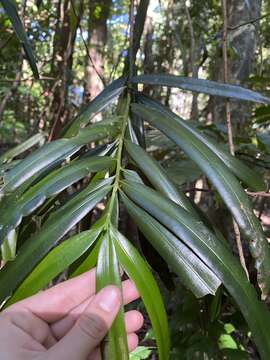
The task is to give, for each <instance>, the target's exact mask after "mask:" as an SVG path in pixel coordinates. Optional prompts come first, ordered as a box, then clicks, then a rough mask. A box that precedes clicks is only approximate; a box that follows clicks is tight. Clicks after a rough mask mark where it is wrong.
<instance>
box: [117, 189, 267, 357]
mask: <svg viewBox="0 0 270 360" xmlns="http://www.w3.org/2000/svg"><path fill="white" fill-rule="evenodd" d="M122 188H123V190H124V191H125V193H126V194H127V195H128V197H130V198H131V199H132V200H133V201H134V202H135V203H136V204H138V205H139V206H141V207H142V208H143V209H144V210H145V211H147V212H148V213H149V214H151V216H153V217H155V218H156V219H157V220H158V221H159V222H160V223H162V224H163V225H164V226H166V227H167V228H168V229H169V230H170V231H171V232H172V233H174V234H175V235H176V236H177V237H179V238H181V240H182V241H183V242H184V243H185V244H186V245H187V246H188V247H189V248H190V249H192V251H193V252H194V253H196V255H197V256H198V257H200V258H201V259H202V260H203V261H204V262H205V263H206V264H207V266H208V267H209V268H211V269H212V271H213V272H215V274H216V275H217V277H218V278H219V279H220V280H221V281H222V282H223V284H224V285H225V287H226V288H227V290H228V291H229V292H230V294H231V295H232V297H233V298H234V300H235V301H236V303H237V304H238V306H239V308H240V309H241V311H242V313H243V315H244V317H245V319H246V321H247V323H248V324H249V326H250V329H251V331H252V335H253V337H254V339H255V342H256V344H257V346H258V348H259V351H260V354H261V357H262V359H268V358H269V356H270V343H269V341H268V333H267V328H269V326H270V315H269V313H268V311H267V309H266V307H265V306H264V304H263V303H262V302H260V301H259V300H258V299H257V294H256V292H255V290H254V288H253V287H252V285H251V284H250V283H249V281H248V280H247V278H246V275H245V273H244V271H243V269H242V267H241V266H240V264H239V262H238V261H237V260H236V258H234V256H233V255H232V254H231V252H230V251H229V250H228V248H227V247H225V246H224V245H223V244H222V243H221V242H220V241H218V240H217V239H216V237H215V236H214V234H213V233H212V232H211V231H209V230H208V229H207V228H206V227H205V225H204V224H203V223H202V222H201V221H197V220H194V219H193V218H192V217H191V216H190V214H189V213H188V212H186V211H185V210H184V209H183V208H181V207H180V206H178V205H177V204H175V203H174V202H172V201H171V200H169V199H167V198H165V197H164V196H162V195H161V194H159V193H158V192H156V191H154V190H152V189H150V188H148V187H146V186H145V185H140V184H138V183H136V185H135V184H133V183H129V184H128V183H123V184H122Z"/></svg>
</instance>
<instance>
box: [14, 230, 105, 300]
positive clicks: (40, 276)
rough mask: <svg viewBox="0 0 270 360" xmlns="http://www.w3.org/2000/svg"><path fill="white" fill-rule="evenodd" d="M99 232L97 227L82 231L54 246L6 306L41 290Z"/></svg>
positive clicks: (78, 255) (87, 246)
mask: <svg viewBox="0 0 270 360" xmlns="http://www.w3.org/2000/svg"><path fill="white" fill-rule="evenodd" d="M99 233H100V231H99V230H98V229H95V230H89V231H84V232H82V233H80V234H78V235H75V236H72V237H71V238H69V239H67V240H65V241H64V242H63V243H62V244H60V245H58V246H56V247H55V248H54V249H53V250H51V252H50V253H49V254H48V255H47V256H45V258H44V259H42V260H41V262H40V263H39V264H38V265H37V266H36V267H35V268H34V269H33V270H32V272H31V273H30V275H29V276H28V277H27V278H26V279H25V280H24V281H23V282H22V283H21V285H20V286H19V287H18V288H17V290H16V291H15V292H14V294H13V296H12V297H11V299H10V300H9V301H8V302H7V306H8V305H11V304H13V303H15V302H17V301H20V300H22V299H24V298H26V297H29V296H31V295H34V294H35V293H37V292H38V291H39V290H42V289H43V288H44V287H45V286H47V285H48V284H49V283H50V281H51V280H53V279H54V278H55V277H56V276H57V275H58V274H60V273H61V272H62V271H64V270H65V269H67V268H68V266H69V265H70V264H72V263H73V262H74V261H75V260H76V259H78V258H79V257H80V256H81V255H82V254H83V253H84V252H85V251H86V250H87V249H88V248H89V247H91V246H92V244H93V243H94V242H95V241H96V239H97V237H98V235H99Z"/></svg>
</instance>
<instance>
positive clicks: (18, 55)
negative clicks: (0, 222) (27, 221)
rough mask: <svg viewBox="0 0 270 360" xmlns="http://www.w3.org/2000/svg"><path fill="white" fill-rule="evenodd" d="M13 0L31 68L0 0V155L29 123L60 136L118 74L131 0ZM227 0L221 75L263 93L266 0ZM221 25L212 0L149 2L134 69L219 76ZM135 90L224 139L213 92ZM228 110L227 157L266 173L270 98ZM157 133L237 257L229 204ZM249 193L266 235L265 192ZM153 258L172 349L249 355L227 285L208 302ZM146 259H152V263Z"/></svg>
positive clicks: (170, 162)
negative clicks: (34, 65) (33, 66)
mask: <svg viewBox="0 0 270 360" xmlns="http://www.w3.org/2000/svg"><path fill="white" fill-rule="evenodd" d="M16 3H17V6H18V10H19V14H20V17H21V19H22V20H23V24H24V27H25V29H26V31H27V34H28V37H29V40H30V43H31V45H32V48H33V50H34V53H35V56H36V61H37V65H38V69H39V73H40V79H38V80H37V79H35V78H34V77H33V74H32V71H31V69H30V67H29V65H28V62H27V61H26V60H25V58H24V54H23V50H22V47H21V45H20V43H19V41H18V39H17V37H16V35H15V34H14V31H13V27H12V24H11V22H10V20H9V18H8V17H7V16H6V14H5V12H4V10H3V8H2V7H1V6H0V155H1V154H2V153H4V152H5V151H6V150H8V149H10V148H12V147H14V146H15V145H18V144H20V143H21V142H22V141H24V140H26V139H27V138H29V137H31V136H33V135H35V134H37V133H39V132H40V133H42V134H44V136H45V137H47V139H48V140H49V141H50V140H52V139H55V138H57V137H59V136H60V134H61V129H63V128H64V126H65V125H66V124H68V123H69V122H70V121H71V120H72V119H73V118H74V116H75V115H76V114H77V112H78V110H79V108H81V106H83V105H84V104H87V103H88V102H89V101H91V100H92V99H93V98H95V97H96V96H97V94H98V93H99V92H100V91H101V90H102V89H103V88H104V87H105V86H106V85H108V84H109V83H110V82H111V81H112V80H113V79H116V78H118V77H119V76H121V75H122V73H123V69H124V66H125V61H126V59H127V54H128V28H129V12H130V1H127V0H50V1H47V0H36V1H34V0H20V1H16ZM146 3H147V1H146ZM227 3H228V14H227V19H226V20H227V22H228V24H227V36H228V39H227V40H228V78H227V80H228V82H229V83H232V84H238V85H242V86H244V87H247V88H250V89H253V90H256V91H260V92H262V93H263V94H264V95H266V96H270V94H269V93H270V85H269V84H270V35H269V34H270V21H269V19H270V1H269V0H228V2H227ZM135 5H136V2H135ZM223 23H224V13H223V11H222V3H221V1H219V0H205V1H201V0H200V1H199V0H186V1H185V0H161V1H158V0H150V1H149V4H148V9H147V15H146V18H145V22H144V30H143V36H142V39H141V43H140V48H139V51H138V54H137V62H136V65H137V67H136V71H137V73H138V74H141V73H145V74H147V73H165V72H166V73H170V74H175V75H181V76H191V77H194V78H203V79H211V80H217V81H224V70H223V69H224V66H223V40H224V39H223V35H224V31H223ZM135 31H136V29H135ZM225 75H226V74H225ZM225 80H226V78H225ZM144 92H145V93H146V94H151V95H152V96H153V97H154V98H156V99H158V100H161V101H162V102H163V103H164V104H165V105H170V107H171V108H172V109H173V110H174V111H176V112H177V113H179V114H180V115H181V116H182V117H184V118H185V119H186V120H188V121H191V122H192V121H193V120H199V121H200V125H201V129H202V130H203V131H204V132H206V133H207V134H209V135H210V136H212V137H214V138H215V139H216V140H218V142H219V143H221V144H224V147H227V146H228V140H227V137H228V136H227V135H228V134H227V127H226V101H225V100H224V99H222V98H216V97H213V96H212V97H209V96H207V95H203V94H200V95H196V94H195V95H194V94H191V93H188V92H183V91H180V90H179V89H171V88H167V89H164V88H162V87H155V88H154V90H153V89H152V88H148V87H147V86H144ZM231 111H232V128H233V129H232V131H233V140H234V147H235V154H236V156H237V157H238V158H240V159H241V160H243V161H244V162H246V163H247V164H248V165H249V166H250V167H252V168H255V169H256V170H257V171H258V172H259V173H261V176H262V177H264V178H265V180H269V176H270V135H269V129H270V106H264V105H256V104H250V103H247V102H241V103H240V102H238V101H231ZM164 139H165V138H163V137H162V136H161V135H160V134H159V133H158V132H157V131H154V130H151V129H150V130H149V131H148V132H147V133H146V140H147V147H148V149H149V151H151V153H152V154H153V155H154V156H155V157H156V159H158V160H160V161H162V164H163V165H164V166H165V167H166V168H167V171H168V173H170V175H171V176H172V178H173V179H174V181H175V183H176V184H177V185H178V186H179V187H181V189H184V190H185V191H186V193H188V194H189V195H190V197H192V198H193V199H194V201H195V203H197V204H199V205H200V206H201V208H202V209H203V210H204V211H206V212H207V213H208V215H209V216H210V217H212V220H214V221H215V223H216V224H217V225H218V227H219V229H220V230H221V231H222V232H223V234H224V235H225V236H226V238H227V239H229V241H230V242H231V245H232V248H233V249H234V251H235V254H236V255H237V256H238V250H237V246H236V245H235V233H234V231H233V224H232V220H231V217H230V216H229V215H228V210H226V208H225V207H224V205H221V202H220V199H219V198H218V196H217V195H216V193H215V196H211V197H210V196H208V194H209V192H210V193H211V191H212V190H211V187H210V186H209V183H208V182H207V181H206V179H205V177H204V176H202V174H201V172H200V169H199V168H198V167H197V166H196V165H195V164H194V163H193V162H192V161H191V160H190V159H187V158H186V157H185V156H184V154H183V153H182V152H180V151H179V150H177V149H176V147H175V146H174V145H173V144H172V143H171V142H169V141H167V140H164ZM249 195H250V197H251V199H252V201H253V204H254V207H255V209H256V214H257V216H258V217H259V219H260V220H261V222H262V224H263V227H264V230H265V232H266V234H268V237H269V238H270V235H269V233H270V201H269V194H268V192H263V193H250V194H249ZM211 215H212V216H211ZM123 226H126V227H128V226H129V224H126V225H123ZM243 251H244V256H245V258H246V266H247V267H248V270H249V273H250V278H251V281H253V278H252V277H253V276H254V279H255V272H254V268H253V262H252V260H251V259H250V257H249V254H248V251H247V245H246V244H245V243H243ZM163 265H164V264H163ZM163 265H160V264H157V265H156V269H155V270H157V272H158V274H159V277H160V279H161V280H160V282H161V284H162V283H164V284H165V285H162V286H163V288H164V289H163V292H164V296H165V297H166V299H167V301H166V303H167V304H169V305H168V311H169V313H172V312H174V314H177V316H175V315H174V316H173V318H171V319H170V327H171V331H172V342H173V355H172V356H175V359H182V358H183V359H196V358H198V359H226V358H227V359H249V358H252V359H257V358H258V357H257V356H258V355H257V353H256V350H255V349H254V347H253V345H252V342H251V340H250V334H249V332H248V329H247V326H246V325H245V322H244V320H243V318H242V316H241V314H240V312H239V311H237V310H236V308H234V306H233V305H232V303H231V302H230V301H229V302H226V293H225V294H223V301H222V303H221V301H220V300H216V299H219V298H218V297H216V298H215V300H214V301H213V300H212V299H210V298H208V297H206V298H204V299H202V300H196V299H195V297H194V296H193V295H192V294H191V293H190V292H188V291H187V290H184V288H182V287H181V284H177V281H178V280H176V279H174V278H173V276H172V274H170V273H169V271H168V269H167V268H166V266H165V268H163V267H162V266H163ZM152 266H153V267H154V268H155V264H153V265H152ZM252 274H254V275H252ZM176 284H177V286H175V285H176ZM169 299H170V301H169ZM221 305H222V306H221ZM172 308H173V309H174V310H173V311H172ZM175 309H177V311H175ZM144 330H145V331H144V332H143V333H142V334H141V337H144V336H145V332H147V335H146V338H145V340H144V344H145V345H146V347H148V346H149V347H150V350H151V346H152V345H153V344H152V336H153V335H152V334H151V330H150V331H149V328H148V327H147V324H146V328H145V329H144ZM150 350H149V351H150ZM180 354H181V355H180ZM145 356H148V355H145ZM149 356H150V357H149V358H151V356H152V358H154V356H155V355H149ZM140 358H146V357H138V359H140ZM172 358H173V357H172Z"/></svg>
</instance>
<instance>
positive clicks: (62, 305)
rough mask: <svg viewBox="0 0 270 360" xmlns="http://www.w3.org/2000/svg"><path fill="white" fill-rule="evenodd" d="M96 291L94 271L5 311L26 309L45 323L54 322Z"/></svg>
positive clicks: (20, 302)
mask: <svg viewBox="0 0 270 360" xmlns="http://www.w3.org/2000/svg"><path fill="white" fill-rule="evenodd" d="M95 290H96V269H95V268H94V269H92V270H90V271H88V272H86V273H84V274H82V275H79V276H77V277H75V278H73V279H70V280H67V281H64V282H62V283H60V284H58V285H56V286H53V287H52V288H50V289H48V290H45V291H42V292H40V293H38V294H36V295H33V296H31V297H29V298H27V299H25V300H22V301H19V302H18V303H16V304H14V305H11V306H10V307H9V308H7V310H6V311H10V310H12V311H15V310H16V311H17V310H19V309H20V308H26V309H28V310H30V311H31V312H32V313H34V314H35V315H36V316H38V317H40V318H42V319H44V318H46V321H48V322H51V321H56V320H57V319H60V318H61V317H63V316H64V315H65V314H66V313H68V312H69V311H71V310H72V309H73V308H74V307H76V306H78V305H79V304H81V303H82V302H83V301H85V300H86V299H88V298H89V297H90V296H92V295H94V294H95Z"/></svg>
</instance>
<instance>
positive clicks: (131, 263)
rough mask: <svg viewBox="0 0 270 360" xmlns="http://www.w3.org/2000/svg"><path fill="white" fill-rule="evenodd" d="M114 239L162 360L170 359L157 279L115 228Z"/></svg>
mask: <svg viewBox="0 0 270 360" xmlns="http://www.w3.org/2000/svg"><path fill="white" fill-rule="evenodd" d="M111 233H112V238H113V240H114V244H115V247H116V252H117V256H118V259H119V262H120V264H121V266H122V267H123V268H124V270H125V272H126V273H127V274H128V276H129V277H130V278H131V279H132V280H133V281H134V283H135V284H136V287H137V289H138V291H139V293H140V295H141V297H142V300H143V302H144V305H145V307H146V310H147V313H148V315H149V318H150V320H151V323H152V326H153V329H154V332H155V335H156V339H157V347H158V353H159V359H160V360H166V359H169V350H170V336H169V330H168V322H167V316H166V311H165V308H164V304H163V300H162V297H161V294H160V291H159V288H158V286H157V284H156V282H155V279H154V277H153V275H152V273H151V271H150V269H149V267H148V265H147V264H146V263H145V261H144V260H143V259H142V257H141V256H140V254H139V253H138V251H137V250H136V248H135V247H134V246H133V245H132V244H131V243H130V242H129V241H128V240H127V239H126V238H125V237H124V236H123V235H122V234H121V233H120V232H119V231H118V230H117V229H115V228H114V227H111Z"/></svg>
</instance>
